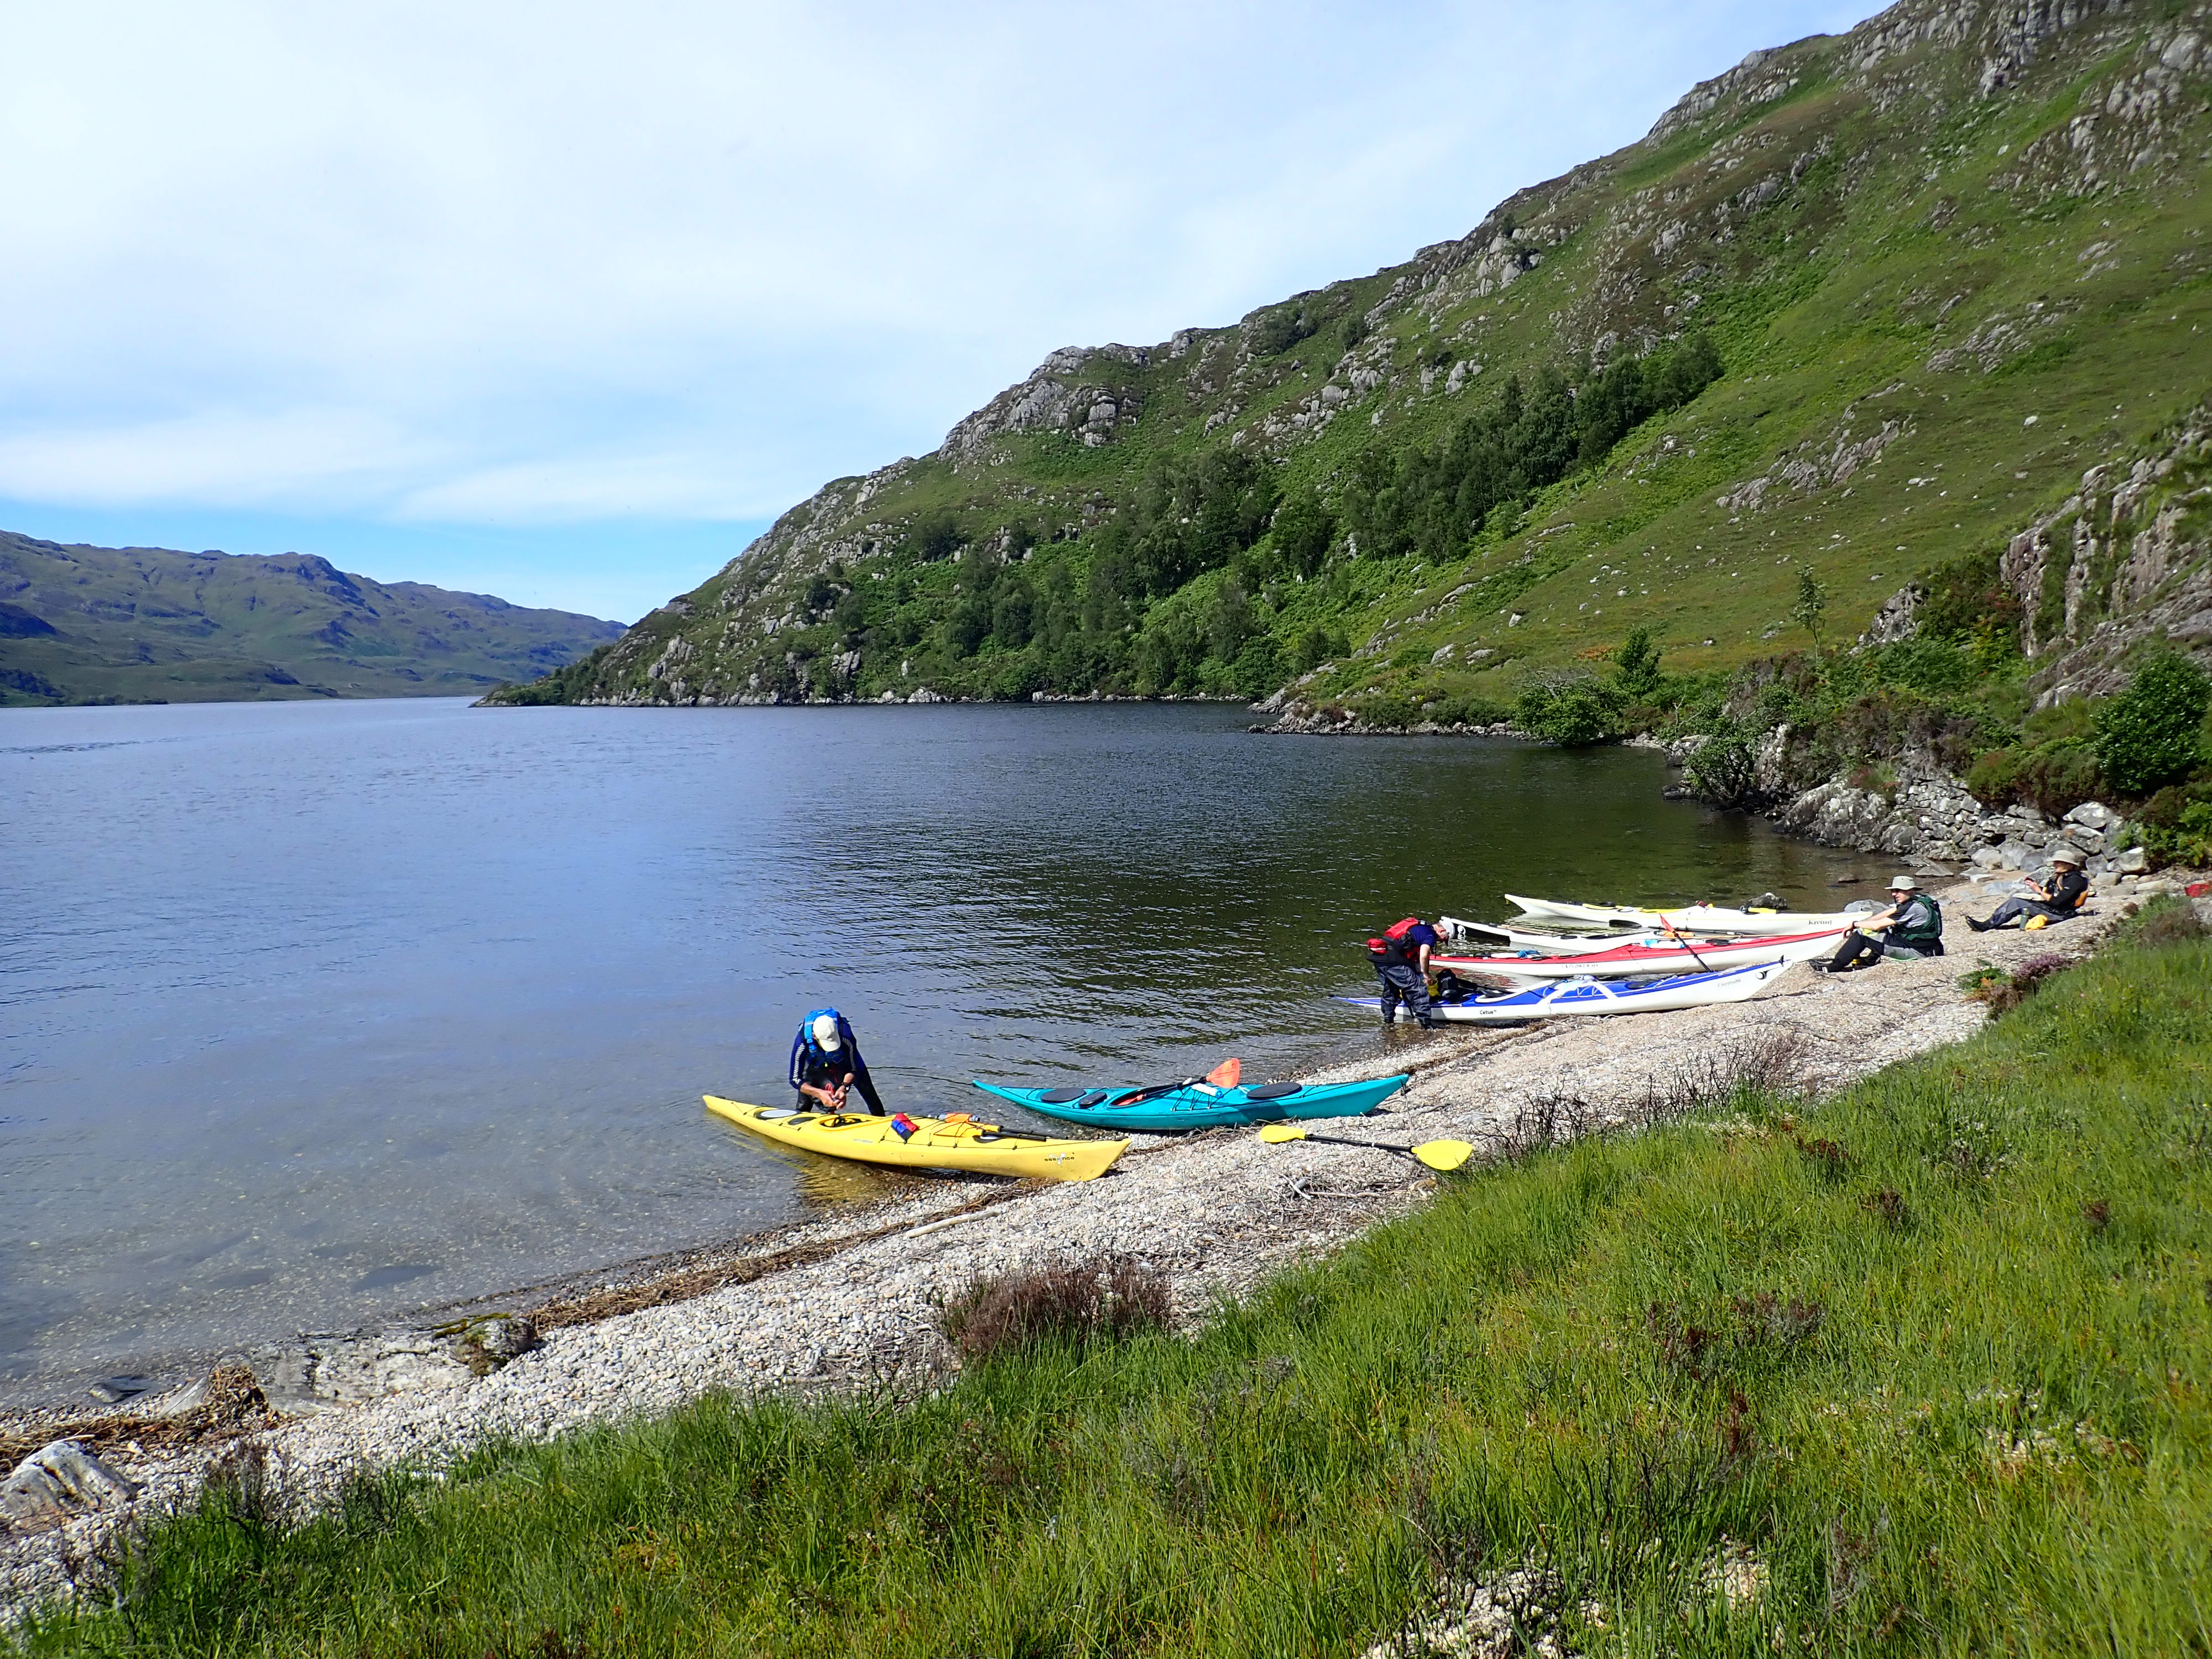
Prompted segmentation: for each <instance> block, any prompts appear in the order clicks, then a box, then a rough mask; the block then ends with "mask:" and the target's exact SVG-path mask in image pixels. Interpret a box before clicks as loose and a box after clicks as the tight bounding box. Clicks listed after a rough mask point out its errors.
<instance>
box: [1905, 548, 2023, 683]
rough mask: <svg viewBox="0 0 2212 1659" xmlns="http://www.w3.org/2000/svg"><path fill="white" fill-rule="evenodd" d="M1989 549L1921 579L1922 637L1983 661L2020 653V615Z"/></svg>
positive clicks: (2016, 603)
mask: <svg viewBox="0 0 2212 1659" xmlns="http://www.w3.org/2000/svg"><path fill="white" fill-rule="evenodd" d="M1999 557H2000V556H1999V555H1998V554H1997V553H1996V551H1995V550H1991V551H1989V552H1986V553H1978V554H1976V555H1974V556H1972V557H1971V558H1965V559H1959V560H1956V561H1954V562H1952V563H1950V564H1947V565H1942V566H1939V567H1938V568H1936V569H1934V570H1931V571H1929V573H1928V574H1926V575H1925V576H1923V577H1922V578H1921V579H1920V586H1921V591H1922V594H1923V597H1922V599H1921V602H1920V608H1919V623H1920V633H1921V635H1922V637H1923V638H1925V639H1929V640H1935V641H1942V642H1944V643H1947V644H1951V645H1963V646H1966V647H1969V648H1970V649H1972V650H1973V651H1974V653H1975V654H1976V655H1977V656H1978V657H1980V658H1981V659H1984V661H1985V662H1993V661H1994V660H1995V659H2001V658H2002V657H2005V656H2017V655H2018V654H2019V653H2020V624H2021V615H2022V613H2021V605H2020V599H2019V596H2018V595H2016V594H2015V593H2014V592H2013V591H2012V589H2011V588H2010V587H2009V586H2007V585H2006V583H2005V580H2004V573H2003V571H2002V569H2001V568H1999Z"/></svg>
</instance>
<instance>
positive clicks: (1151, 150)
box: [0, 0, 1878, 622]
mask: <svg viewBox="0 0 2212 1659" xmlns="http://www.w3.org/2000/svg"><path fill="white" fill-rule="evenodd" d="M1875 9H1878V8H1877V7H1875V5H1873V4H1871V3H1868V0H1680V3H1673V4H1668V5H1664V6H1652V5H1650V4H1633V3H1626V0H1552V3H1549V4H1547V5H1544V6H1541V7H1530V6H1528V5H1526V4H1525V3H1510V4H1509V3H1504V0H1459V3H1413V0H1406V3H1392V0H1367V3H1359V4H1344V3H1334V4H1317V3H1307V0H1271V3H1267V4H1261V3H1228V0H1224V3H1206V0H1173V3H1153V0H1124V3H1119V4H1114V5H1086V6H1073V5H1066V4H1060V5H1045V4H1038V3H1030V4H1015V3H960V4H953V3H945V4H934V5H932V4H921V5H917V4H913V3H906V4H856V3H841V0H808V3H804V4H800V3H792V4H781V3H753V0H715V3H706V0H629V3H625V4H623V5H619V6H618V5H615V4H611V3H606V0H600V3H596V4H577V3H568V0H532V3H529V4H521V3H509V0H478V3H471V4H468V5H463V6H456V5H453V4H452V3H450V0H440V3H435V4H432V3H421V4H415V3H404V0H365V3H361V4H356V5H354V6H350V7H337V6H300V5H295V4H275V3H271V4H267V5H248V4H230V3H223V0H204V3H200V4H197V5H193V6H190V7H181V6H176V5H173V4H155V3H145V0H141V3H104V0H73V3H71V4H70V5H66V6H47V7H38V8H33V7H27V6H21V7H15V8H11V9H10V14H9V21H8V22H7V24H6V26H5V34H4V39H5V40H6V43H7V48H6V50H5V51H4V52H0V221H4V222H5V223H6V224H7V225H8V226H9V233H10V234H9V251H8V255H7V258H5V259H4V260H0V528H4V529H9V530H15V531H19V532H23V533H25V534H28V535H33V536H39V537H43V538H48V539H52V540H58V541H88V542H94V543H100V544H109V545H120V544H135V545H159V546H169V547H182V548H186V549H191V550H198V549H202V548H220V549H222V550H226V551H229V552H234V553H278V552H286V551H290V550H300V551H303V552H312V553H319V554H322V555H323V556H325V557H327V558H329V559H331V561H332V562H334V563H336V564H337V565H339V566H340V567H342V568H345V569H347V570H350V571H356V572H359V573H361V574H367V575H370V576H374V577H376V578H378V579H380V580H418V581H428V582H435V583H438V584H440V585H441V586H448V587H460V588H467V589H471V590H474V591H479V592H495V593H498V594H500V595H501V596H502V597H504V598H507V599H512V600H513V601H515V602H516V603H519V604H526V605H555V606H558V607H561V608H563V609H567V610H575V611H587V612H589V613H591V614H592V615H596V616H604V617H614V618H616V619H617V620H620V621H623V622H629V621H633V620H635V618H636V617H639V616H641V615H642V614H643V613H644V612H645V611H648V610H650V609H652V608H653V606H654V605H659V603H661V602H662V601H663V600H664V599H667V598H669V597H670V596H671V595H672V594H675V593H678V592H684V591H685V590H687V589H689V588H690V587H692V586H696V584H697V583H698V582H700V581H701V580H704V579H705V578H706V577H707V576H708V575H709V574H712V573H713V572H714V570H715V569H717V568H720V566H721V565H722V564H723V563H725V562H726V561H727V560H728V559H730V558H731V557H732V556H734V555H736V554H737V553H738V552H739V551H740V550H743V548H744V545H745V544H746V543H747V542H748V541H750V539H751V538H753V537H754V536H755V535H757V534H758V533H759V532H760V531H762V530H763V529H764V528H765V527H766V526H767V525H768V523H769V521H770V520H773V519H774V518H775V515H776V514H777V513H781V512H782V511H783V510H784V509H785V508H787V507H790V506H792V505H793V504H794V503H796V502H798V501H801V500H803V499H805V497H806V496H807V495H811V494H812V493H813V491H814V490H815V489H817V488H819V487H820V486H821V485H822V484H823V483H826V482H827V481H829V479H831V478H833V477H840V476H843V475H846V474H850V473H857V472H865V471H871V470H872V469H873V468H875V467H878V466H880V465H884V463H886V462H889V461H891V460H894V459H897V458H898V457H900V456H902V455H915V454H921V453H927V451H929V450H931V449H933V448H934V447H936V446H937V445H938V444H939V442H940V441H942V440H943V437H944V435H945V432H946V430H947V429H948V428H951V426H952V425H953V423H954V422H957V420H959V419H960V418H961V416H963V415H965V414H967V413H968V412H969V410H973V409H975V408H977V407H979V406H980V405H981V404H984V403H986V402H987V401H988V400H989V399H990V398H991V397H992V396H993V395H994V393H996V392H998V391H1000V389H1001V388H1002V387H1004V386H1009V385H1012V383H1014V382H1016V381H1018V380H1021V379H1022V378H1023V377H1024V375H1026V374H1028V373H1029V371H1030V369H1031V368H1034V367H1036V364H1037V363H1039V362H1042V360H1043V358H1044V356H1045V355H1046V354H1047V353H1048V352H1049V351H1051V350H1052V349H1054V348H1056V347H1059V346H1063V345H1077V344H1098V343H1105V342H1107V341H1111V340H1119V341H1123V342H1126V343H1130V344H1152V343H1156V342H1158V341H1162V340H1164V339H1166V338H1167V337H1168V336H1169V335H1170V334H1171V333H1172V332H1174V331H1175V330H1176V329H1177V328H1181V327H1187V326H1192V325H1221V324H1225V323H1230V322H1233V321H1235V320H1236V319H1237V318H1238V317H1240V316H1242V315H1243V314H1244V313H1246V312H1248V311H1249V310H1251V309H1252V308H1253V307H1256V306H1260V305H1264V304H1267V303H1270V302H1272V301H1276V300H1279V299H1281V298H1284V297H1285V296H1286V295H1290V294H1292V293H1295V292H1297V291H1298V290H1300V289H1309V288H1316V287H1319V286H1321V285H1322V284H1323V283H1328V282H1330V281H1333V280H1335V279H1337V278H1339V277H1343V276H1360V275H1364V274H1365V273H1367V272H1369V271H1371V270H1376V269H1377V268H1379V267H1381V266H1383V265H1387V264H1395V263H1397V262H1399V261H1401V260H1402V259H1404V258H1407V257H1408V256H1409V255H1411V254H1412V253H1413V252H1414V250H1415V249H1417V248H1419V247H1420V246H1424V245H1425V244H1427V243H1431V242H1436V241H1441V240H1446V239H1449V238H1453V237H1457V236H1461V235H1463V234H1466V233H1467V232H1468V230H1470V229H1471V228H1474V225H1475V224H1476V223H1477V222H1479V221H1480V218H1481V217H1482V216H1483V215H1484V214H1485V213H1486V211H1488V210H1489V209H1490V208H1491V207H1492V205H1494V204H1496V203H1498V201H1500V200H1502V199H1503V198H1504V197H1506V196H1508V195H1510V194H1511V193H1512V192H1513V191H1515V190H1516V189H1519V188H1520V187H1522V186H1523V185H1528V184H1533V183H1535V182H1537V181H1539V180H1541V179H1547V178H1550V177H1553V176H1554V175H1556V174H1558V173H1563V172H1565V170H1566V169H1567V168H1568V167H1571V166H1573V165H1574V164H1575V163H1577V162H1578V161H1585V160H1588V159H1589V158H1590V157H1593V156H1595V155H1602V154H1604V153H1606V152H1607V151H1609V150H1612V149H1618V148H1619V147H1620V146H1621V145H1623V144H1625V143H1631V142H1632V141H1633V140H1634V139H1636V138H1638V137H1640V136H1642V134H1643V133H1644V131H1646V130H1647V129H1648V128H1649V127H1650V124H1651V122H1652V121H1653V120H1654V119H1656V118H1657V116H1658V115H1659V114H1660V112H1662V111H1663V110H1664V109H1666V108H1667V107H1668V106H1669V105H1670V104H1672V103H1673V102H1674V100H1675V99H1677V98H1678V97H1680V95H1681V94H1683V93H1684V92H1686V91H1687V90H1688V89H1689V88H1690V87H1691V85H1692V83H1694V82H1697V81H1699V80H1701V79H1705V78H1707V77H1710V76H1713V75H1716V74H1718V73H1719V72H1720V71H1721V70H1724V69H1727V68H1728V67H1729V66H1730V65H1731V64H1735V62H1737V61H1738V60H1739V59H1741V58H1742V57H1743V56H1744V54H1745V53H1746V52H1750V51H1752V50H1753V49H1755V48H1758V47H1761V46H1778V45H1781V44H1783V43H1784V42H1786V41H1789V40H1796V39H1797V38H1800V37H1802V36H1803V35H1806V34H1811V33H1821V32H1830V33H1832V32H1836V31H1838V30H1841V29H1844V28H1847V27H1850V25H1851V24H1852V23H1854V22H1857V21H1859V20H1861V19H1862V18H1863V17H1865V16H1868V15H1872V13H1873V12H1874V11H1875Z"/></svg>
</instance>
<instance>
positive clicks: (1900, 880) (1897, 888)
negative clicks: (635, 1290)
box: [1889, 876, 1920, 893]
mask: <svg viewBox="0 0 2212 1659" xmlns="http://www.w3.org/2000/svg"><path fill="white" fill-rule="evenodd" d="M1889 890H1890V891H1891V892H1893V893H1917V892H1918V891H1919V890H1920V884H1919V883H1918V882H1917V881H1915V880H1914V879H1913V878H1911V876H1898V877H1895V878H1893V879H1892V880H1891V882H1890V884H1889Z"/></svg>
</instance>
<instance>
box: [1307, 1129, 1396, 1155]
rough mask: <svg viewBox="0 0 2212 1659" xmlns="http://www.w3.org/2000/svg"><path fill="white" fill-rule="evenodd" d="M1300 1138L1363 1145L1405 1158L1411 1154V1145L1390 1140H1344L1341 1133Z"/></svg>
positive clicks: (1335, 1144)
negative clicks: (1397, 1153) (1401, 1144)
mask: <svg viewBox="0 0 2212 1659" xmlns="http://www.w3.org/2000/svg"><path fill="white" fill-rule="evenodd" d="M1298 1139H1300V1140H1316V1141H1319V1142H1320V1143H1321V1144H1322V1146H1365V1147H1368V1148H1370V1150H1372V1151H1375V1152H1399V1153H1402V1154H1403V1155H1404V1156H1406V1157H1407V1158H1411V1157H1413V1148H1412V1147H1411V1146H1399V1145H1398V1144H1397V1143H1396V1142H1395V1141H1390V1140H1346V1139H1345V1138H1344V1137H1343V1136H1342V1135H1316V1134H1303V1135H1300V1136H1299V1137H1298Z"/></svg>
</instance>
